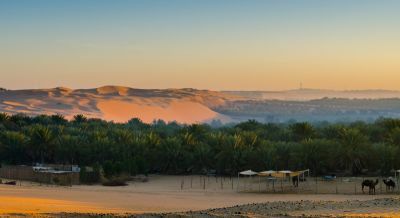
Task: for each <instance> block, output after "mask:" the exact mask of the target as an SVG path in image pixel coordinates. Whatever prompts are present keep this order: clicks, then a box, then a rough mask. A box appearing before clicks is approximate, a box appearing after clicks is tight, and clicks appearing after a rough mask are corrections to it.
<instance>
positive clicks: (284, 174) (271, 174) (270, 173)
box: [237, 169, 400, 191]
mask: <svg viewBox="0 0 400 218" xmlns="http://www.w3.org/2000/svg"><path fill="white" fill-rule="evenodd" d="M306 174H307V176H310V170H309V169H307V170H300V171H290V170H280V171H275V170H267V171H261V172H259V173H257V172H254V171H252V170H246V171H242V172H239V173H238V184H237V190H239V180H240V176H248V177H250V178H251V177H252V176H258V187H259V188H258V189H259V191H261V177H268V179H272V180H273V184H272V185H273V187H275V180H276V179H280V181H281V189H282V190H283V180H285V179H290V178H293V177H296V176H297V180H298V182H299V181H300V178H302V180H303V179H304V178H305V176H306ZM399 175H400V174H399Z"/></svg>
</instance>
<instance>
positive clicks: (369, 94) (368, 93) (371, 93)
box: [223, 89, 400, 101]
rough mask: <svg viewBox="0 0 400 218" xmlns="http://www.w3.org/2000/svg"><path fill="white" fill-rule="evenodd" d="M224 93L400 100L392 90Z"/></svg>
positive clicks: (296, 98) (256, 96)
mask: <svg viewBox="0 0 400 218" xmlns="http://www.w3.org/2000/svg"><path fill="white" fill-rule="evenodd" d="M223 93H226V94H231V95H237V96H242V97H246V98H250V99H254V100H287V101H308V100H314V99H321V98H346V99H382V98H400V91H391V90H346V91H336V90H323V89H295V90H286V91H224V92H223Z"/></svg>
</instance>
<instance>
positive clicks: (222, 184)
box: [220, 178, 224, 190]
mask: <svg viewBox="0 0 400 218" xmlns="http://www.w3.org/2000/svg"><path fill="white" fill-rule="evenodd" d="M220 180H221V189H222V190H223V189H224V182H223V181H222V178H221V179H220Z"/></svg>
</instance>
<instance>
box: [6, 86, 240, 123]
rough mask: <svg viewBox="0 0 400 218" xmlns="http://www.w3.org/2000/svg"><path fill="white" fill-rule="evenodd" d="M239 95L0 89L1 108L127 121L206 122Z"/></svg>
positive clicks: (126, 89)
mask: <svg viewBox="0 0 400 218" xmlns="http://www.w3.org/2000/svg"><path fill="white" fill-rule="evenodd" d="M233 99H239V98H237V97H235V96H233V95H228V94H222V93H220V92H213V91H207V90H195V89H133V88H129V87H122V86H104V87H99V88H95V89H78V90H72V89H69V88H65V87H58V88H54V89H33V90H15V91H13V90H7V91H2V92H0V112H6V113H11V114H15V113H26V114H28V115H38V114H63V115H64V116H66V117H67V118H69V119H71V118H72V117H73V116H74V115H75V114H84V115H86V116H88V117H93V118H101V119H105V120H109V121H115V122H126V121H128V120H130V119H131V118H136V117H137V118H140V119H142V120H143V121H145V122H152V121H153V120H156V119H162V120H165V121H177V122H180V123H196V122H207V121H210V120H213V119H219V120H221V121H223V122H227V121H229V118H228V117H226V116H223V115H221V114H219V113H217V112H215V111H213V110H212V109H211V108H213V107H216V106H219V105H222V104H225V102H226V101H229V100H233Z"/></svg>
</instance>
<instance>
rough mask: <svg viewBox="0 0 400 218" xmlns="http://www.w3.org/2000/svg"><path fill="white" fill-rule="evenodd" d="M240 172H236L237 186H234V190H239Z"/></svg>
mask: <svg viewBox="0 0 400 218" xmlns="http://www.w3.org/2000/svg"><path fill="white" fill-rule="evenodd" d="M239 176H240V174H239V173H238V182H237V186H236V192H239V181H240V177H239Z"/></svg>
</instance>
